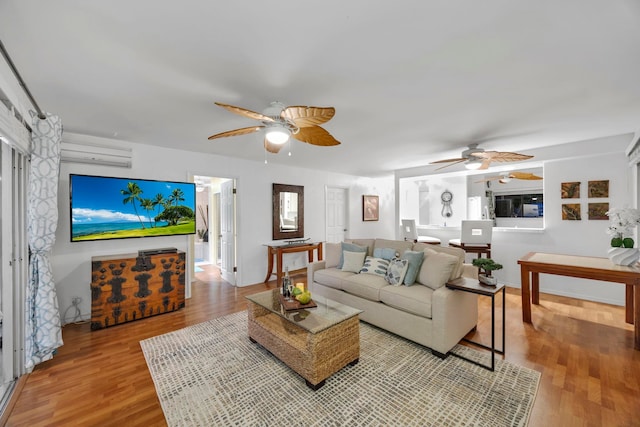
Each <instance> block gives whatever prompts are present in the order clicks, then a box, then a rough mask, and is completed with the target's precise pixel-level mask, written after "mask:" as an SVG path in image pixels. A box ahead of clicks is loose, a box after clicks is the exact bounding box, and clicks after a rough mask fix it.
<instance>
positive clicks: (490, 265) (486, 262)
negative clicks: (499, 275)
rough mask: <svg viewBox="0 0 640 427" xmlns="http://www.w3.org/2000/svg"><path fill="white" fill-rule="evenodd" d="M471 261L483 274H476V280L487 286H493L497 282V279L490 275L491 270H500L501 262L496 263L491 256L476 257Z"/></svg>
mask: <svg viewBox="0 0 640 427" xmlns="http://www.w3.org/2000/svg"><path fill="white" fill-rule="evenodd" d="M471 263H472V264H473V265H474V266H476V267H478V268H479V269H480V270H482V271H484V274H478V280H479V281H480V283H482V284H484V285H489V286H495V285H496V284H497V283H498V279H496V278H495V277H493V276H492V275H491V272H492V271H493V270H501V269H502V268H503V267H502V264H498V263H497V262H495V261H494V260H492V259H491V258H476V259H474V260H473V261H471Z"/></svg>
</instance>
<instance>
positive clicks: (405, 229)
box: [402, 219, 442, 245]
mask: <svg viewBox="0 0 640 427" xmlns="http://www.w3.org/2000/svg"><path fill="white" fill-rule="evenodd" d="M402 234H403V237H404V240H407V241H412V242H413V243H428V244H430V245H439V244H440V243H442V242H441V241H440V239H438V238H437V237H432V236H418V231H417V230H416V221H415V220H414V219H403V220H402Z"/></svg>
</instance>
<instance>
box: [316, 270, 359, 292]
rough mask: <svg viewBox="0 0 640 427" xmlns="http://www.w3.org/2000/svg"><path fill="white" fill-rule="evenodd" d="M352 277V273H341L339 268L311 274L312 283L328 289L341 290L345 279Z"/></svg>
mask: <svg viewBox="0 0 640 427" xmlns="http://www.w3.org/2000/svg"><path fill="white" fill-rule="evenodd" d="M351 276H354V273H350V272H348V271H342V270H340V269H339V268H324V269H322V270H317V271H314V272H313V281H314V282H316V283H318V284H320V285H323V286H327V287H329V288H334V289H340V290H342V284H343V282H344V280H345V279H348V278H349V277H351Z"/></svg>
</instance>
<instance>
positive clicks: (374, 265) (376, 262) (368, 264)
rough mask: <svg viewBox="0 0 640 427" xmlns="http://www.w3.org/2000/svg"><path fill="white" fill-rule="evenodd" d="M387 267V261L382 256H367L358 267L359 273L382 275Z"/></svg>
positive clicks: (385, 272)
mask: <svg viewBox="0 0 640 427" xmlns="http://www.w3.org/2000/svg"><path fill="white" fill-rule="evenodd" d="M388 268H389V261H387V260H386V259H382V258H375V257H372V256H368V257H366V258H365V259H364V264H363V266H362V268H361V269H360V274H373V275H375V276H382V277H384V276H385V275H386V274H387V269H388Z"/></svg>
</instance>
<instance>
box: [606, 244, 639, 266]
mask: <svg viewBox="0 0 640 427" xmlns="http://www.w3.org/2000/svg"><path fill="white" fill-rule="evenodd" d="M609 259H610V260H611V262H612V263H614V264H617V265H632V264H635V263H636V262H638V260H639V259H640V251H638V248H610V249H609Z"/></svg>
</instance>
